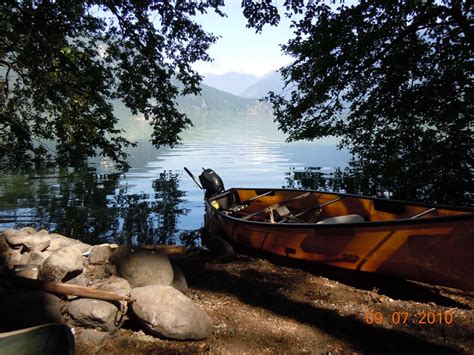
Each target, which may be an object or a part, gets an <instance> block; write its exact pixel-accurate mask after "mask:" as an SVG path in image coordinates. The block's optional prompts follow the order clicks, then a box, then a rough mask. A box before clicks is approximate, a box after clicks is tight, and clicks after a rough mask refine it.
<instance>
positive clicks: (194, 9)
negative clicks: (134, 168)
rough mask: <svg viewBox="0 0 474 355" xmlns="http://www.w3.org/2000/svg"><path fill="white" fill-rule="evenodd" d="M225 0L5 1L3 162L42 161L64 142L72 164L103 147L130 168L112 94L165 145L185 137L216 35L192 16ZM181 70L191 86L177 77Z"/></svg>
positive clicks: (0, 100) (0, 47)
mask: <svg viewBox="0 0 474 355" xmlns="http://www.w3.org/2000/svg"><path fill="white" fill-rule="evenodd" d="M222 5H223V1H221V0H216V1H184V0H175V1H160V0H145V1H132V0H121V1H110V0H78V1H66V0H58V1H47V0H36V1H26V0H25V1H20V0H18V1H12V0H7V1H3V2H2V3H1V5H0V24H1V25H0V160H5V159H9V160H10V161H20V160H25V159H28V158H30V159H31V158H35V159H39V158H40V157H42V156H44V155H45V153H46V151H45V148H44V147H43V146H42V145H41V144H39V143H38V142H40V141H41V142H44V141H48V140H51V141H56V142H57V145H56V150H57V153H58V157H59V158H60V159H61V161H62V163H72V162H75V161H76V162H77V161H84V159H85V158H87V157H90V156H94V155H96V154H97V153H99V154H101V155H103V156H105V157H108V158H110V159H112V160H113V161H115V162H118V163H120V164H121V165H122V166H126V165H127V164H126V162H125V158H126V155H125V153H124V152H123V148H124V147H126V146H129V145H131V144H132V143H131V142H129V141H127V140H126V139H124V138H123V137H121V136H120V134H121V131H120V130H118V129H117V128H116V127H115V126H116V123H117V118H116V116H115V115H114V112H113V108H112V104H111V102H112V100H114V99H119V100H121V101H123V102H124V103H125V105H126V106H127V107H128V108H130V109H131V111H132V112H133V113H135V114H136V113H141V114H143V115H144V117H145V118H146V119H147V120H149V122H150V124H151V126H152V128H153V131H152V142H153V143H154V144H155V145H156V146H160V145H166V144H169V145H173V144H176V143H178V142H179V138H178V134H179V133H180V132H181V130H182V129H184V128H185V127H187V126H189V125H190V123H191V122H190V120H189V119H188V118H187V117H186V116H185V115H184V114H182V113H180V112H179V111H178V110H177V109H176V105H175V102H174V101H175V98H176V97H177V95H178V94H179V93H180V91H181V92H182V93H184V94H187V93H197V92H198V91H199V87H198V83H199V81H200V79H201V77H200V76H199V75H198V74H197V73H196V72H195V71H193V70H192V69H191V67H190V65H191V64H192V63H193V62H195V61H198V60H204V61H209V60H210V58H209V56H208V55H207V54H206V50H207V49H208V48H209V46H210V45H211V44H212V43H213V42H215V40H216V37H215V36H213V35H211V34H209V33H206V32H205V31H204V30H203V29H202V28H201V27H200V25H198V24H197V23H195V22H194V21H193V20H192V17H193V16H194V15H196V14H198V13H204V12H206V11H207V10H209V9H210V10H213V11H216V12H217V13H218V14H220V15H223V14H222V13H221V11H220V10H219V7H220V6H222ZM175 78H176V79H177V80H178V81H179V82H180V83H181V84H182V86H181V87H182V90H180V89H178V88H177V86H176V85H175V84H174V81H175Z"/></svg>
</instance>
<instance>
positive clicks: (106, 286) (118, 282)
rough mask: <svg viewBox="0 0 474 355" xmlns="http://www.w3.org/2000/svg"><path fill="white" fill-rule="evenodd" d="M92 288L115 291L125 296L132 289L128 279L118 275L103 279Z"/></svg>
mask: <svg viewBox="0 0 474 355" xmlns="http://www.w3.org/2000/svg"><path fill="white" fill-rule="evenodd" d="M92 288H95V289H97V290H102V291H110V292H115V293H117V294H119V295H121V296H124V297H125V296H127V295H128V294H129V293H130V291H131V290H132V288H131V287H130V284H129V283H128V281H127V280H125V279H123V278H121V277H117V276H110V277H109V278H107V279H105V280H101V281H99V282H97V283H96V284H94V285H93V286H92Z"/></svg>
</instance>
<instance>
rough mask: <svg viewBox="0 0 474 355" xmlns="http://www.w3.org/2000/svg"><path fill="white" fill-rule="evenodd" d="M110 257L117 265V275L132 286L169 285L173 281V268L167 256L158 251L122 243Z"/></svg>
mask: <svg viewBox="0 0 474 355" xmlns="http://www.w3.org/2000/svg"><path fill="white" fill-rule="evenodd" d="M110 259H111V262H112V263H114V264H115V266H116V267H117V274H118V276H121V277H123V278H124V279H126V280H127V281H128V282H129V283H130V286H132V287H142V286H147V285H153V284H158V285H170V284H171V282H172V281H173V268H172V267H171V263H170V261H169V259H168V256H167V255H166V254H164V253H162V252H160V251H156V250H148V249H142V248H133V247H131V246H128V245H122V246H120V247H118V248H117V249H116V250H115V251H114V252H113V254H112V256H111V258H110Z"/></svg>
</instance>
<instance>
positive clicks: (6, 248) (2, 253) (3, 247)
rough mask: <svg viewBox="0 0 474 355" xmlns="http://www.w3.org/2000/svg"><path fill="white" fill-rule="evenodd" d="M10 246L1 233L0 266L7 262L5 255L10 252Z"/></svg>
mask: <svg viewBox="0 0 474 355" xmlns="http://www.w3.org/2000/svg"><path fill="white" fill-rule="evenodd" d="M10 249H11V248H10V245H9V244H8V243H7V240H6V239H5V236H4V235H3V233H0V264H3V261H4V260H5V253H6V252H8V251H9V250H10Z"/></svg>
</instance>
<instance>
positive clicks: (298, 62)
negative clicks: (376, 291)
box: [247, 0, 474, 203]
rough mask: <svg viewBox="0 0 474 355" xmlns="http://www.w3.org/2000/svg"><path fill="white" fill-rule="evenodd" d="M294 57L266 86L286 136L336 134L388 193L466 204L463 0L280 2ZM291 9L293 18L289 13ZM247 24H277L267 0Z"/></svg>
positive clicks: (468, 144)
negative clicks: (279, 88) (273, 86)
mask: <svg viewBox="0 0 474 355" xmlns="http://www.w3.org/2000/svg"><path fill="white" fill-rule="evenodd" d="M284 5H285V6H286V14H287V15H288V16H293V18H294V20H293V27H294V34H295V36H294V38H293V39H291V40H290V41H289V42H288V43H287V44H286V45H284V46H283V50H284V52H285V53H287V54H289V55H291V56H293V57H294V61H293V62H292V64H291V65H289V66H288V67H286V68H283V69H282V70H281V72H282V75H283V77H284V79H285V83H286V93H285V95H282V94H275V93H271V94H270V96H269V97H268V99H269V100H270V101H271V102H272V104H273V107H274V111H275V115H276V121H277V122H278V123H279V127H280V128H281V129H282V130H283V131H284V132H286V133H288V134H289V137H290V140H300V139H309V140H311V139H316V138H320V137H324V136H329V135H333V136H337V137H340V139H341V146H347V147H349V149H350V151H351V153H352V154H353V155H354V158H355V160H354V161H353V163H352V169H350V171H349V175H351V174H352V175H354V174H358V173H362V174H364V176H365V177H366V178H365V180H364V182H365V184H366V185H367V187H368V188H369V190H371V191H369V192H375V190H376V189H377V187H378V186H379V185H382V186H383V187H385V188H387V189H389V190H390V191H391V192H393V194H394V197H398V198H410V199H421V200H429V201H436V202H444V203H451V202H453V203H466V202H471V203H472V195H470V193H471V194H472V191H473V189H472V173H471V172H472V157H473V156H474V155H473V151H472V150H473V148H472V112H473V100H472V99H473V91H472V79H473V77H474V76H473V67H472V48H474V45H473V38H474V36H473V20H472V18H473V17H472V12H471V8H470V5H469V2H468V1H465V2H463V1H456V0H443V1H437V2H433V1H386V0H374V1H360V2H359V3H358V4H355V5H345V4H344V3H342V4H337V5H336V4H334V2H332V4H331V2H329V1H326V2H324V1H308V2H304V1H285V4H284ZM295 14H298V16H296V17H295V16H294V15H295ZM247 16H248V18H249V24H250V25H251V26H254V27H255V28H256V29H257V31H261V30H262V27H263V25H265V24H276V23H278V20H279V17H280V14H279V13H278V10H277V8H276V7H275V4H274V3H273V2H272V1H263V2H259V3H258V4H253V8H252V11H250V12H249V13H247Z"/></svg>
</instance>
